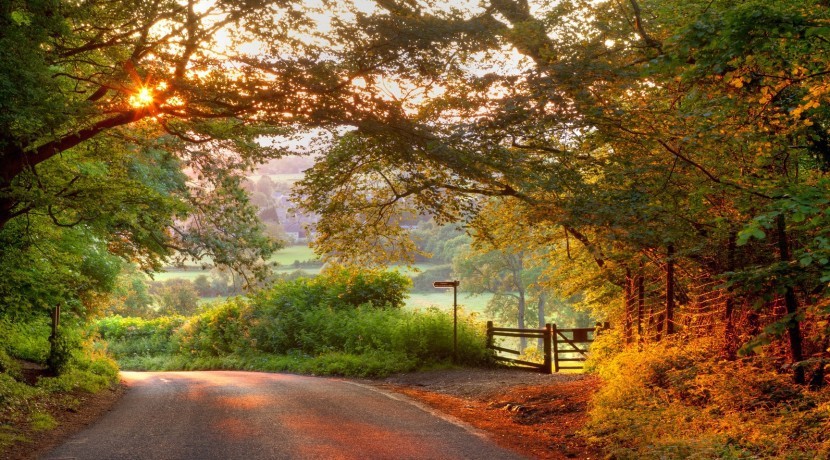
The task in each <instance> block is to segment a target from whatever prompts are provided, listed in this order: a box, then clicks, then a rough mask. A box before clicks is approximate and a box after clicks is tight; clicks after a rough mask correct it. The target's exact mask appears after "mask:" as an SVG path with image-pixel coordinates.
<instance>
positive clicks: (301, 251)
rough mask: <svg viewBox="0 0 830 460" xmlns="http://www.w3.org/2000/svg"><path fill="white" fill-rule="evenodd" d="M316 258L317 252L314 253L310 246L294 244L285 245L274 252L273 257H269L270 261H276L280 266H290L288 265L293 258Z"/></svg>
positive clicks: (303, 259)
mask: <svg viewBox="0 0 830 460" xmlns="http://www.w3.org/2000/svg"><path fill="white" fill-rule="evenodd" d="M316 258H317V254H315V253H314V251H313V250H312V249H311V248H310V247H308V246H303V245H294V246H286V247H284V248H282V249H280V250H279V251H277V253H276V254H274V256H273V257H271V259H270V260H271V262H276V263H278V264H280V265H282V266H288V267H290V265H291V264H293V263H294V261H295V260H299V261H305V260H312V259H316Z"/></svg>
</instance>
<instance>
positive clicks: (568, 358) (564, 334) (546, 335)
mask: <svg viewBox="0 0 830 460" xmlns="http://www.w3.org/2000/svg"><path fill="white" fill-rule="evenodd" d="M608 327H609V324H608V323H605V324H604V325H600V324H597V327H586V328H571V329H559V328H557V327H556V325H555V324H545V328H544V329H516V328H510V327H494V326H493V322H492V321H487V348H490V349H492V350H496V351H501V352H503V353H510V354H514V355H517V356H518V355H521V353H520V352H519V351H518V350H512V349H510V348H504V347H501V346H498V345H496V344H495V338H496V337H510V338H527V339H543V343H544V356H545V358H544V362H542V363H534V362H531V361H524V360H521V359H518V358H507V357H504V356H498V355H496V359H497V360H499V361H504V362H508V363H512V364H516V365H518V366H522V367H525V368H529V369H533V370H538V371H539V372H542V373H545V374H551V373H553V372H559V370H560V369H582V366H581V365H580V366H573V365H569V363H573V362H584V361H585V359H586V358H587V357H588V354H587V353H588V346H590V344H591V343H592V342H593V341H594V339H595V338H596V335H597V333H599V331H600V330H601V329H603V328H608ZM583 345H584V346H583ZM560 363H568V364H566V365H562V364H560Z"/></svg>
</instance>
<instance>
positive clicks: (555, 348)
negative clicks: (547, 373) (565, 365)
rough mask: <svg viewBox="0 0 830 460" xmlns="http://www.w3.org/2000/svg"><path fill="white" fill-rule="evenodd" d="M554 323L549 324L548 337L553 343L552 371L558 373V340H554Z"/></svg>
mask: <svg viewBox="0 0 830 460" xmlns="http://www.w3.org/2000/svg"><path fill="white" fill-rule="evenodd" d="M556 334H557V332H556V323H554V324H551V331H550V337H551V342H552V343H553V371H554V372H559V345H558V342H559V340H558V339H557V338H556Z"/></svg>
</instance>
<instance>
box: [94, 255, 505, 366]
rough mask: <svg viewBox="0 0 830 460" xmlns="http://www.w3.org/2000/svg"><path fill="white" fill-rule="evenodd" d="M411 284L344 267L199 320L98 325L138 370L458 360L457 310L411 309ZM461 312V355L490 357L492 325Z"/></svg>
mask: <svg viewBox="0 0 830 460" xmlns="http://www.w3.org/2000/svg"><path fill="white" fill-rule="evenodd" d="M407 287H408V279H407V278H405V277H404V276H402V275H400V274H398V273H396V272H387V273H383V272H379V271H361V270H356V269H348V268H344V267H339V268H336V269H332V270H329V271H326V272H324V273H323V274H322V275H321V276H319V277H317V278H314V279H311V280H309V279H298V280H295V281H282V282H279V283H277V284H276V285H274V286H273V287H272V288H271V289H269V290H267V291H264V292H261V293H259V294H258V295H257V296H255V297H253V298H252V299H251V300H248V301H245V300H242V299H232V300H229V301H227V302H224V303H221V304H218V305H215V306H213V307H211V308H209V309H207V310H206V311H204V312H202V313H199V314H197V315H194V316H191V317H189V318H182V317H170V318H168V317H161V318H156V319H152V320H144V319H139V318H121V317H110V318H104V319H101V320H99V321H98V323H97V326H96V329H97V332H98V334H99V335H100V337H101V338H102V340H104V341H106V342H107V349H108V350H109V352H110V353H112V354H113V355H114V356H115V357H116V358H117V359H118V360H119V362H120V363H121V365H122V366H123V367H125V368H132V369H204V368H226V366H230V367H231V368H240V369H248V368H254V369H259V370H291V371H303V372H312V373H338V374H346V375H386V374H388V373H390V372H397V371H403V370H411V369H414V368H416V367H418V366H424V365H427V364H430V363H436V362H443V361H448V360H450V359H452V356H453V344H452V327H453V325H452V316H451V314H450V313H447V312H443V311H441V310H438V309H430V310H427V311H423V312H420V311H409V310H403V309H401V308H400V305H401V303H402V301H403V295H404V293H405V292H406V290H407ZM459 318H460V319H459V328H458V334H459V341H458V349H459V362H461V363H465V364H483V363H487V362H488V361H489V352H488V351H487V349H486V348H485V347H484V344H485V343H484V342H485V331H484V325H483V324H482V323H480V322H478V321H476V320H475V318H474V316H473V315H465V314H463V313H462V314H461V315H460V316H459ZM279 356H285V357H286V358H279ZM288 357H293V358H292V359H289V358H288ZM275 363H276V364H275ZM249 366H253V367H249Z"/></svg>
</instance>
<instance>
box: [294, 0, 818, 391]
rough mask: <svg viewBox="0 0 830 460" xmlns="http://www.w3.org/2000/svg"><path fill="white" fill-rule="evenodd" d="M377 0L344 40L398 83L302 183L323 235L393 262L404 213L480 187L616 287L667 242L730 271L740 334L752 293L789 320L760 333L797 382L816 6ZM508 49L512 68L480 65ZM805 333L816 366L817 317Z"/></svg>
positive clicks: (690, 259)
mask: <svg viewBox="0 0 830 460" xmlns="http://www.w3.org/2000/svg"><path fill="white" fill-rule="evenodd" d="M378 4H379V6H380V7H381V8H382V9H384V10H385V14H383V15H374V16H368V15H366V16H361V17H359V21H363V22H365V24H366V25H365V27H364V30H365V32H363V33H362V34H358V35H356V36H352V37H351V38H349V37H348V36H346V34H345V32H346V31H347V29H346V28H345V27H344V28H342V29H340V31H341V32H343V34H342V35H341V36H340V37H341V40H343V41H345V42H347V43H353V44H354V45H353V46H351V47H350V48H349V49H350V50H351V51H353V52H354V53H355V54H356V56H357V57H355V58H354V60H360V59H362V60H363V61H361V62H364V61H366V60H374V62H376V66H374V67H372V69H373V70H375V73H373V74H371V75H369V76H364V78H365V79H366V81H367V82H370V83H372V82H377V81H387V82H388V81H390V80H391V81H395V82H396V83H397V84H398V85H399V86H400V87H401V88H405V91H401V95H400V96H397V97H398V98H397V99H396V102H397V103H398V105H399V107H400V110H399V111H398V112H397V118H396V119H394V122H387V123H385V124H383V125H373V126H368V125H357V126H356V129H355V130H352V131H350V132H348V133H346V134H345V135H343V136H342V137H341V139H340V140H339V143H338V144H337V145H336V146H335V147H334V148H333V149H331V151H329V152H328V153H327V157H326V158H324V159H322V160H321V161H320V162H318V164H317V165H315V167H314V168H312V170H311V171H310V174H309V175H308V176H307V179H306V180H305V181H303V182H302V183H301V186H302V190H301V192H300V193H299V195H301V196H303V195H305V196H304V197H303V200H304V201H303V205H304V206H306V208H307V209H310V210H314V211H316V212H319V213H320V214H321V216H322V225H321V230H322V231H321V232H320V238H321V239H320V241H319V242H318V245H319V247H321V248H323V249H325V250H327V251H334V252H335V253H336V254H338V255H339V256H342V257H354V258H357V259H360V260H371V257H369V256H368V255H367V254H366V253H365V247H364V246H361V245H360V244H359V242H360V241H362V240H369V241H375V240H377V239H379V240H383V241H384V244H383V245H382V246H380V247H379V250H380V251H381V252H383V254H384V256H389V255H391V256H398V255H400V254H401V253H403V252H405V251H404V249H406V248H411V242H407V241H406V238H407V237H408V235H407V234H406V232H403V231H401V230H400V226H399V220H397V219H396V218H395V217H394V216H395V215H396V214H398V215H400V214H401V213H404V214H412V213H425V212H428V213H432V214H434V215H436V216H438V217H439V218H441V219H443V220H445V221H449V220H461V221H470V220H473V219H474V218H475V216H476V215H478V214H479V213H480V212H481V209H482V208H481V203H483V202H485V200H483V199H482V198H481V197H488V196H489V197H502V198H507V199H511V198H517V199H519V200H521V201H522V202H523V203H525V204H526V207H525V212H526V213H527V218H526V219H523V221H525V222H533V224H532V225H544V226H545V227H547V228H549V229H550V230H551V231H552V230H553V229H559V230H558V231H559V232H560V234H564V237H565V239H566V240H567V241H574V242H578V244H580V245H581V246H583V248H584V249H585V251H586V253H587V254H588V255H589V257H590V258H591V259H592V263H593V264H594V265H596V267H595V268H588V267H586V270H590V271H593V270H596V269H599V271H600V272H601V274H602V276H603V277H604V278H605V280H606V282H608V283H610V284H611V285H614V286H617V287H618V288H617V292H621V291H623V290H624V289H623V288H624V286H626V285H627V282H628V281H627V273H631V272H637V271H638V270H640V268H639V267H643V266H645V265H647V263H654V264H658V265H659V264H661V263H663V262H661V260H662V259H661V258H663V256H659V257H658V254H666V253H667V252H668V251H669V248H671V249H672V252H673V255H672V260H673V262H674V263H675V264H684V265H685V266H686V267H687V270H691V271H692V272H699V273H704V274H705V275H704V276H705V277H708V278H710V279H724V278H729V279H731V280H732V289H731V291H730V294H729V297H731V298H732V300H731V301H729V302H726V305H732V307H724V308H725V312H728V313H726V314H727V315H728V316H729V318H730V319H728V320H727V323H728V322H729V321H732V319H731V318H733V317H734V316H735V305H739V306H740V309H742V310H744V311H750V314H748V315H747V317H748V318H750V319H749V323H747V324H745V325H743V327H745V328H746V331H747V332H749V331H752V330H753V329H754V326H752V325H751V324H750V323H752V322H753V321H755V320H753V319H752V318H753V315H752V314H751V310H752V308H753V307H752V305H756V304H757V305H766V306H765V307H763V308H764V309H768V308H771V307H769V305H771V304H772V303H774V302H776V301H777V300H776V299H781V301H782V302H783V303H784V304H785V307H786V311H787V312H788V313H787V315H786V316H785V317H784V318H783V319H782V320H781V321H773V322H772V323H770V324H767V325H766V327H767V332H766V333H765V334H764V335H763V337H764V340H774V338H775V337H777V336H779V335H781V334H784V335H786V336H787V337H788V348H789V353H790V356H789V360H790V362H791V363H792V364H795V365H796V366H795V372H794V376H795V379H796V381H798V382H803V381H804V380H805V379H804V375H803V369H802V367H801V366H799V365H798V363H801V362H802V361H803V358H804V355H803V353H802V352H800V351H799V350H800V349H802V348H803V343H802V342H804V337H803V334H802V328H801V326H800V322H801V321H802V320H801V319H799V318H803V317H804V316H803V313H805V309H804V308H803V304H804V302H812V303H815V302H816V296H818V297H821V296H826V292H825V291H826V283H823V282H822V281H820V280H821V279H822V278H826V277H827V275H826V271H827V265H826V262H827V261H828V260H830V259H828V258H826V257H824V255H825V254H826V249H825V243H824V242H823V241H825V238H824V234H823V231H822V230H819V225H820V224H819V222H822V221H823V217H819V216H820V215H822V213H823V210H825V209H827V203H826V202H825V201H824V200H823V199H822V198H819V197H821V196H823V195H824V196H826V186H827V183H826V181H825V180H824V179H823V175H824V174H825V171H826V170H827V169H828V168H826V164H825V162H826V158H827V145H828V142H827V141H826V139H827V136H828V134H827V133H828V131H827V126H828V125H827V124H826V105H827V104H826V103H827V100H826V94H827V93H826V91H825V88H826V87H827V78H828V74H827V73H826V64H827V59H826V56H827V43H828V42H827V40H826V38H825V37H824V35H825V34H826V28H825V27H824V26H823V24H825V23H826V21H827V19H828V14H830V13H829V12H828V8H827V6H826V5H825V4H824V3H823V2H818V1H809V2H802V1H786V2H776V3H775V4H774V5H773V4H770V3H769V2H765V1H760V0H758V1H747V2H742V3H740V4H733V3H729V2H724V3H721V2H715V3H712V2H659V3H652V2H648V3H641V2H638V1H635V0H632V1H629V2H627V3H620V2H607V3H598V4H589V3H587V2H579V1H572V2H571V1H565V2H558V3H557V4H556V5H551V6H548V7H542V8H538V9H531V8H530V5H529V4H528V2H526V1H523V0H492V1H490V2H487V3H486V4H484V5H483V6H482V7H481V8H478V9H475V8H471V9H469V10H462V9H447V8H442V7H441V5H439V4H437V3H432V2H421V3H417V4H416V3H404V2H385V1H384V2H378ZM393 29H394V30H396V32H395V33H394V34H393V33H391V32H390V31H391V30H393ZM401 30H403V31H404V32H400V31H401ZM349 32H350V33H351V32H353V31H349ZM402 36H403V37H406V38H407V41H406V43H403V44H402V43H400V42H398V41H397V38H398V37H402ZM350 40H351V41H350ZM510 48H512V49H514V50H516V51H517V52H518V53H519V54H520V55H521V56H520V57H519V59H517V60H516V61H517V62H519V65H517V66H514V67H512V69H509V70H506V71H504V70H503V71H501V72H490V73H485V72H480V71H478V70H477V69H479V68H481V67H482V66H486V65H487V64H489V63H492V62H494V61H495V60H496V58H494V57H493V56H496V55H498V54H500V53H501V54H502V55H503V50H504V49H510ZM364 49H372V50H381V51H378V52H375V51H373V53H372V54H368V53H365V54H362V53H361V50H364ZM426 50H430V52H429V53H428V54H429V59H430V62H425V59H423V57H424V56H425V55H427V52H426ZM488 59H490V60H489V61H488ZM404 66H406V67H407V69H408V70H407V69H402V68H401V67H404ZM384 79H385V80H384ZM437 82H440V83H437ZM386 86H387V87H388V86H389V84H388V83H387V85H386ZM438 87H440V88H438ZM372 88H373V86H372V85H371V84H369V85H367V91H372ZM377 97H378V98H382V97H383V95H381V94H378V95H377ZM335 165H337V167H335ZM796 197H798V198H796ZM804 222H809V223H808V224H806V225H801V224H802V223H804ZM353 229H359V231H354V230H353ZM736 234H737V235H739V237H738V239H737V241H738V243H740V244H744V245H745V246H744V247H740V246H738V249H737V250H736V251H737V252H738V253H739V255H738V256H735V253H736V251H730V250H729V248H730V247H734V244H733V243H734V241H735V235H736ZM768 234H769V235H774V236H773V238H772V239H774V240H776V241H771V242H770V243H767V242H766V241H765V239H766V238H767V235H768ZM756 237H757V238H760V240H756V239H753V238H756ZM776 242H777V244H775V243H776ZM792 248H803V252H802V250H801V249H799V254H798V255H796V254H794V253H793V252H792ZM390 249H391V250H390ZM384 251H385V252H384ZM730 253H731V254H733V255H732V256H729V254H730ZM730 260H731V262H730ZM796 260H798V261H802V260H803V262H799V263H796V262H795V261H796ZM638 276H641V275H638ZM694 287H695V286H694V285H693V281H690V280H687V281H686V284H685V285H681V286H679V288H680V292H685V291H688V290H689V289H692V288H694ZM758 288H760V290H759V289H758ZM606 291H608V292H610V291H613V289H606ZM620 303H621V302H615V303H614V304H613V305H614V306H613V308H612V309H611V310H610V311H612V312H616V313H617V314H620V313H621V312H622V308H619V307H618V306H619V305H620ZM807 310H808V311H810V312H813V313H811V314H813V315H815V316H812V317H811V318H812V319H810V320H809V321H811V322H813V323H814V324H823V322H822V321H818V322H815V321H816V320H818V319H819V318H822V317H826V312H824V313H821V312H819V311H817V310H815V309H814V308H809V309H807ZM756 316H757V315H756ZM618 318H620V317H618ZM666 318H668V316H666ZM660 324H662V323H660ZM673 325H674V324H673ZM811 329H812V330H813V331H820V332H814V334H813V336H812V337H810V338H809V340H808V342H809V343H810V345H809V347H810V348H811V349H813V350H814V353H815V356H821V357H820V358H817V359H819V360H820V361H821V362H825V361H826V360H827V353H826V351H821V350H823V349H825V348H826V347H822V346H821V345H820V344H821V343H822V342H823V341H826V337H827V336H828V334H827V330H826V328H825V327H822V326H819V327H817V328H816V327H813V328H811ZM666 330H667V331H670V330H671V329H666ZM751 334H752V333H750V335H751ZM657 336H659V334H657ZM742 340H744V342H745V341H746V340H747V338H746V337H744V339H742ZM739 345H740V344H739ZM730 346H733V345H727V347H730ZM818 367H819V368H821V367H822V365H819V366H818Z"/></svg>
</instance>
